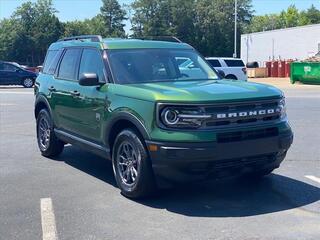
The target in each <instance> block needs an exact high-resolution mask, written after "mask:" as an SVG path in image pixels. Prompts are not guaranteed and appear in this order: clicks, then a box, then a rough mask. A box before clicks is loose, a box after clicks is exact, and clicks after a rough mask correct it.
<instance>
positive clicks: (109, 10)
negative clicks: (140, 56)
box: [100, 0, 127, 37]
mask: <svg viewBox="0 0 320 240" xmlns="http://www.w3.org/2000/svg"><path fill="white" fill-rule="evenodd" d="M102 3H103V6H102V7H101V8H100V11H101V17H102V18H103V19H104V23H105V26H106V35H107V36H108V37H125V35H126V34H125V31H124V26H125V24H124V23H123V22H124V21H125V20H127V18H126V11H125V10H123V9H122V8H121V6H120V4H119V2H118V1H117V0H102Z"/></svg>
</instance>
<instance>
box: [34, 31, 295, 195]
mask: <svg viewBox="0 0 320 240" xmlns="http://www.w3.org/2000/svg"><path fill="white" fill-rule="evenodd" d="M181 59H182V60H183V61H185V59H189V60H190V61H192V62H193V64H192V67H190V68H184V67H181V66H180V65H181V62H182V60H181ZM35 96H36V100H35V117H36V120H37V141H38V145H39V148H40V151H41V153H42V155H43V156H46V157H55V156H57V155H58V154H60V153H61V152H62V151H63V148H64V145H65V144H67V143H70V144H73V145H78V146H81V147H82V148H83V149H86V150H89V151H92V152H94V153H96V154H99V155H100V156H103V157H105V158H108V159H111V160H112V165H113V171H114V176H115V179H116V182H117V184H118V186H119V188H120V189H121V192H122V193H123V194H124V195H125V196H127V197H131V198H137V197H142V196H146V195H148V194H150V193H152V192H154V190H155V189H157V187H167V186H170V185H171V184H172V183H178V182H185V181H191V180H203V179H206V178H212V177H213V178H220V177H224V176H234V175H245V176H251V177H259V176H263V175H267V174H269V173H271V172H272V170H274V169H275V168H278V167H279V165H280V163H281V162H282V161H283V159H284V158H285V156H286V153H287V150H288V149H289V147H290V145H291V143H292V139H293V134H292V131H291V128H290V126H289V124H288V121H287V116H286V110H285V109H286V108H285V99H284V96H283V93H282V92H281V91H280V90H278V89H276V88H274V87H272V86H268V85H262V84H257V83H247V82H241V81H233V80H223V79H220V77H219V75H218V74H217V72H216V71H215V70H214V69H213V68H212V67H210V66H209V64H208V63H207V62H206V61H205V59H204V58H203V57H201V56H200V55H199V54H198V53H197V51H196V50H195V49H193V48H192V47H191V46H190V45H188V44H186V43H182V42H179V41H177V42H169V41H159V40H158V41H151V40H139V39H102V38H101V37H100V36H95V35H94V36H78V37H71V38H65V39H62V40H60V41H58V42H56V43H53V44H52V45H51V46H50V47H49V49H48V53H47V56H46V59H45V63H44V68H43V73H41V74H40V76H39V77H38V78H37V80H36V83H35ZM75 157H76V156H75Z"/></svg>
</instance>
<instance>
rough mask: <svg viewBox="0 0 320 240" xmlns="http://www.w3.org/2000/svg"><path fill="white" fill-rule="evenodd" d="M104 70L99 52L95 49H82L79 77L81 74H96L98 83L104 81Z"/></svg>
mask: <svg viewBox="0 0 320 240" xmlns="http://www.w3.org/2000/svg"><path fill="white" fill-rule="evenodd" d="M104 72H105V68H104V63H103V61H102V58H101V54H100V52H98V51H97V50H95V49H84V50H83V52H82V57H81V63H80V69H79V76H81V74H83V73H96V74H97V75H98V77H99V81H101V82H104V81H105V74H104Z"/></svg>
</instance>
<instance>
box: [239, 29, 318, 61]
mask: <svg viewBox="0 0 320 240" xmlns="http://www.w3.org/2000/svg"><path fill="white" fill-rule="evenodd" d="M319 50H320V24H315V25H307V26H301V27H294V28H286V29H279V30H272V31H265V32H257V33H250V34H242V35H241V58H242V60H243V61H244V62H245V63H247V62H254V61H257V62H259V64H260V65H262V66H263V65H264V63H265V61H269V60H279V59H281V60H286V59H298V60H303V59H306V58H308V57H311V56H314V55H315V54H316V53H318V52H319Z"/></svg>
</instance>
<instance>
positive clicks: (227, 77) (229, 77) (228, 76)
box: [225, 75, 238, 80]
mask: <svg viewBox="0 0 320 240" xmlns="http://www.w3.org/2000/svg"><path fill="white" fill-rule="evenodd" d="M225 78H226V79H232V80H238V78H237V77H236V76H235V75H227V76H226V77H225Z"/></svg>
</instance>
